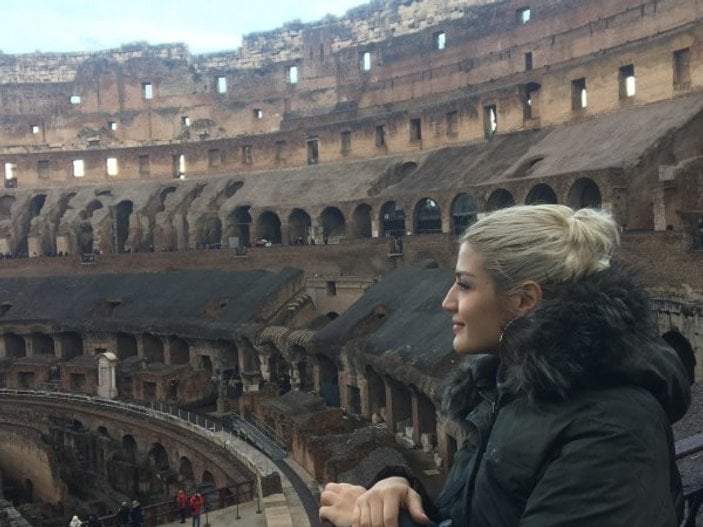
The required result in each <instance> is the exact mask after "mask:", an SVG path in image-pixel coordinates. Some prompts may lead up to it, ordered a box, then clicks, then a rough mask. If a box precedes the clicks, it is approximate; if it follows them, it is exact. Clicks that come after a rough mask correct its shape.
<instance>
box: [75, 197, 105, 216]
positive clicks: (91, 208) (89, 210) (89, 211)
mask: <svg viewBox="0 0 703 527" xmlns="http://www.w3.org/2000/svg"><path fill="white" fill-rule="evenodd" d="M102 208H103V204H102V202H101V201H100V200H97V199H94V200H93V201H91V202H90V203H88V205H87V206H86V207H85V209H84V210H82V211H81V213H80V217H81V219H82V220H87V219H89V218H92V217H93V213H94V212H95V211H96V210H99V209H102Z"/></svg>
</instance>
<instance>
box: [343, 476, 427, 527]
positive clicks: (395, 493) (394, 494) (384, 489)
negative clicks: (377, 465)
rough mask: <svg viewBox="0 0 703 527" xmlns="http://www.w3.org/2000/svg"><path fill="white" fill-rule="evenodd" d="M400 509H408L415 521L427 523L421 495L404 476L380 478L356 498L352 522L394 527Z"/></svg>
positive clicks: (356, 526) (360, 525)
mask: <svg viewBox="0 0 703 527" xmlns="http://www.w3.org/2000/svg"><path fill="white" fill-rule="evenodd" d="M400 509H407V511H408V513H409V514H410V517H411V518H412V519H413V521H415V522H416V523H419V524H421V525H425V524H428V523H430V519H429V518H428V517H427V515H426V514H425V511H424V510H423V508H422V498H421V497H420V495H419V494H418V493H417V492H415V491H414V490H413V489H412V488H410V484H409V483H408V480H407V479H405V478H402V477H391V478H386V479H382V480H381V481H379V482H378V483H376V484H375V485H374V486H373V487H371V488H370V489H369V490H367V491H366V492H364V493H363V494H361V495H360V496H359V497H358V498H357V500H356V504H355V506H354V511H353V514H352V526H353V527H397V526H398V515H399V514H400Z"/></svg>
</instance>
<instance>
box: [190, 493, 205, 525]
mask: <svg viewBox="0 0 703 527" xmlns="http://www.w3.org/2000/svg"><path fill="white" fill-rule="evenodd" d="M204 504H205V498H203V496H202V494H200V493H198V492H196V493H195V494H193V495H192V496H191V497H190V514H191V518H192V519H193V527H200V512H201V510H202V507H203V505H204Z"/></svg>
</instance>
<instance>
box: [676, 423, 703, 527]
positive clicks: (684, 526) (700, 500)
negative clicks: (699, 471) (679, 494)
mask: <svg viewBox="0 0 703 527" xmlns="http://www.w3.org/2000/svg"><path fill="white" fill-rule="evenodd" d="M701 451H703V434H696V435H693V436H690V437H687V438H685V439H681V440H679V441H677V442H676V460H677V461H678V460H680V459H683V458H685V457H688V456H693V455H696V454H698V455H700V454H699V453H700V452H701ZM683 490H684V500H685V502H686V509H685V511H684V519H683V521H682V522H681V527H695V525H696V516H697V515H698V511H699V510H700V508H701V505H703V477H697V478H695V479H690V480H684V482H683Z"/></svg>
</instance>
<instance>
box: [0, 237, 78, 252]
mask: <svg viewBox="0 0 703 527" xmlns="http://www.w3.org/2000/svg"><path fill="white" fill-rule="evenodd" d="M0 250H2V249H1V248H0ZM3 252H4V251H3ZM58 253H62V254H68V238H67V237H66V236H57V237H56V254H58Z"/></svg>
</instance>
